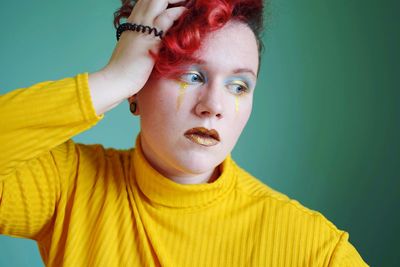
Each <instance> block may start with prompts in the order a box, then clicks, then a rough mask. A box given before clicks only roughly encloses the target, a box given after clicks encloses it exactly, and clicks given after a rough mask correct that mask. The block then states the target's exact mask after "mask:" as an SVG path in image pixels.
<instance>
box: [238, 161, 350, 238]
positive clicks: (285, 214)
mask: <svg viewBox="0 0 400 267" xmlns="http://www.w3.org/2000/svg"><path fill="white" fill-rule="evenodd" d="M234 165H235V168H236V175H237V186H236V191H237V193H238V194H240V195H242V196H246V197H247V198H248V199H249V200H250V201H252V203H254V205H257V206H259V207H262V214H261V215H260V216H262V217H263V218H268V219H270V218H274V223H276V225H277V226H283V225H287V227H289V228H290V227H293V228H296V227H301V228H304V229H307V230H308V231H309V233H310V234H311V235H312V234H317V232H318V233H320V234H324V235H329V236H331V237H332V238H333V239H334V240H335V241H336V242H338V241H339V239H340V237H341V236H342V235H343V233H344V231H342V230H339V229H338V228H337V227H336V226H335V225H334V224H333V223H332V222H331V221H329V220H328V219H327V218H326V217H325V216H324V215H322V214H321V213H320V212H318V211H315V210H312V209H310V208H307V207H305V206H304V205H302V204H301V203H300V202H299V201H297V200H295V199H291V198H290V197H288V196H287V195H285V194H283V193H281V192H279V191H277V190H275V189H273V188H271V187H270V186H268V185H266V184H264V183H263V182H261V181H260V180H259V179H257V178H256V177H254V176H253V175H251V174H250V173H248V172H247V171H245V170H244V169H242V168H241V167H239V166H238V165H237V164H236V163H234Z"/></svg>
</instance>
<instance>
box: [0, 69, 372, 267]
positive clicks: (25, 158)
mask: <svg viewBox="0 0 400 267" xmlns="http://www.w3.org/2000/svg"><path fill="white" fill-rule="evenodd" d="M100 119H101V117H99V116H97V115H96V114H95V111H94V108H93V106H92V103H91V99H90V92H89V88H88V75H87V73H85V74H80V75H78V76H77V77H75V78H67V79H63V80H60V81H54V82H44V83H39V84H37V85H34V86H32V87H30V88H26V89H19V90H15V91H13V92H10V93H8V94H6V95H3V96H1V97H0V128H1V131H0V146H1V153H0V233H2V234H6V235H11V236H19V237H26V238H31V239H34V240H36V241H37V243H38V245H39V248H40V252H41V255H42V258H43V261H44V263H45V264H46V265H47V266H57V267H59V266H73V267H78V266H105V267H110V266H166V267H168V266H170V267H178V266H179V267H182V266H257V267H258V266H273V267H278V266H353V267H354V266H366V264H365V263H364V262H363V260H362V259H361V257H360V256H359V254H358V253H357V251H356V250H355V249H354V247H353V246H352V245H351V244H350V243H349V242H348V234H347V233H346V232H343V231H340V230H338V229H337V228H336V227H335V226H334V225H333V224H332V223H330V222H329V221H328V220H327V219H325V218H324V217H323V216H322V215H321V214H319V213H317V212H314V211H311V210H309V209H307V208H305V207H303V206H301V205H300V204H299V203H298V202H296V201H294V200H291V199H289V198H287V197H286V196H284V195H282V194H280V193H278V192H276V191H274V190H272V189H271V188H269V187H267V186H266V185H264V184H262V183H261V182H259V181H258V180H257V179H256V178H254V177H252V176H251V175H250V174H248V173H247V172H245V171H244V170H242V169H241V168H240V167H238V166H237V165H236V164H235V163H234V161H233V160H232V159H231V158H230V157H228V158H227V159H226V160H225V161H224V162H223V163H222V164H221V167H220V171H221V176H220V177H219V178H218V179H217V180H216V181H215V182H213V183H209V184H196V185H182V184H177V183H175V182H173V181H171V180H169V179H167V178H165V177H163V176H162V175H160V174H159V173H157V172H156V171H155V170H154V169H153V168H152V167H151V166H150V165H149V163H148V162H147V161H146V160H145V158H144V156H143V153H142V151H141V147H140V135H139V137H138V138H137V141H136V149H131V150H115V149H104V148H103V147H102V146H100V145H82V144H75V143H74V142H73V141H71V140H70V138H71V137H73V136H74V135H76V134H78V133H80V132H82V131H84V130H86V129H88V128H90V127H92V126H93V125H94V124H96V123H97V122H98V121H99V120H100Z"/></svg>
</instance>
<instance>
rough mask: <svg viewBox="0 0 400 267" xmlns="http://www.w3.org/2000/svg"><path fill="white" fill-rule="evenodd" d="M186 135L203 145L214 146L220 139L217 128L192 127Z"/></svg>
mask: <svg viewBox="0 0 400 267" xmlns="http://www.w3.org/2000/svg"><path fill="white" fill-rule="evenodd" d="M184 135H185V137H186V138H188V139H189V140H190V141H192V142H194V143H196V144H199V145H202V146H214V145H216V144H218V143H219V141H220V139H219V135H218V132H217V131H216V130H214V129H211V130H208V129H206V128H204V127H196V128H192V129H190V130H188V131H186V132H185V134H184Z"/></svg>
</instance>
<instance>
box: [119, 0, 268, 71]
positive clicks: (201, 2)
mask: <svg viewBox="0 0 400 267" xmlns="http://www.w3.org/2000/svg"><path fill="white" fill-rule="evenodd" d="M121 1H122V6H121V7H120V8H119V9H118V10H117V11H116V12H115V13H114V26H115V27H116V28H117V27H118V26H119V25H120V21H121V19H123V18H128V17H129V15H130V13H131V11H132V9H133V6H134V5H135V4H136V1H131V0H121ZM186 7H187V8H188V11H187V12H185V13H184V14H183V15H182V16H181V17H180V18H179V19H178V20H177V21H175V23H174V25H173V26H172V27H171V28H170V29H169V30H168V32H167V34H166V35H165V36H164V38H163V46H162V47H161V49H160V51H159V53H158V55H152V56H153V57H154V58H155V60H156V64H155V71H157V73H158V74H159V75H161V76H168V75H171V74H174V72H176V71H177V67H178V66H184V65H188V64H190V63H192V62H193V60H194V58H193V57H192V55H193V53H194V52H195V51H196V50H197V49H198V48H199V47H200V45H201V42H202V40H203V39H204V36H205V35H207V33H209V32H211V31H215V30H217V29H219V28H221V27H222V26H224V25H225V24H226V23H227V22H228V21H230V20H237V21H240V22H243V23H245V24H246V25H248V26H249V27H250V29H251V30H252V31H253V33H254V35H255V37H256V40H257V43H258V48H259V54H261V51H262V49H263V44H262V40H261V33H262V30H263V2H262V0H194V1H188V3H187V4H186Z"/></svg>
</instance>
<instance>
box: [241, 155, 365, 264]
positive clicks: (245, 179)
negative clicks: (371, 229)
mask: <svg viewBox="0 0 400 267" xmlns="http://www.w3.org/2000/svg"><path fill="white" fill-rule="evenodd" d="M234 168H235V169H236V171H235V172H236V176H237V185H236V192H237V195H238V197H239V198H240V199H246V207H253V208H254V210H258V211H259V212H257V214H253V215H254V216H252V217H253V218H254V217H255V218H256V220H257V221H258V224H259V225H261V227H260V229H259V230H258V231H259V233H260V234H259V236H260V238H261V241H260V246H261V247H264V248H268V247H273V246H279V247H292V248H293V251H296V253H297V254H298V257H297V259H302V260H307V261H312V262H313V263H314V264H315V265H316V266H325V265H326V264H327V263H328V264H329V266H367V265H366V264H365V262H364V261H363V260H362V258H361V256H360V255H359V254H358V252H357V250H356V249H355V248H354V247H353V246H352V245H351V244H350V242H349V241H348V237H349V235H348V233H347V232H345V231H342V230H339V229H338V228H337V227H336V226H335V225H334V224H333V223H332V222H331V221H329V220H328V219H327V218H326V217H325V216H324V215H322V214H321V213H320V212H318V211H315V210H312V209H309V208H307V207H305V206H303V205H302V204H300V203H299V202H298V201H296V200H294V199H291V198H289V197H288V196H286V195H285V194H282V193H280V192H278V191H276V190H274V189H272V188H271V187H269V186H267V185H266V184H264V183H262V182H261V181H260V180H258V179H257V178H255V177H254V176H252V175H251V174H250V173H248V172H247V171H245V170H243V169H242V168H240V167H239V166H238V165H237V164H236V163H234ZM250 209H251V208H249V209H248V210H250ZM295 248H296V249H295ZM286 256H289V255H286ZM314 264H312V265H314Z"/></svg>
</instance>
